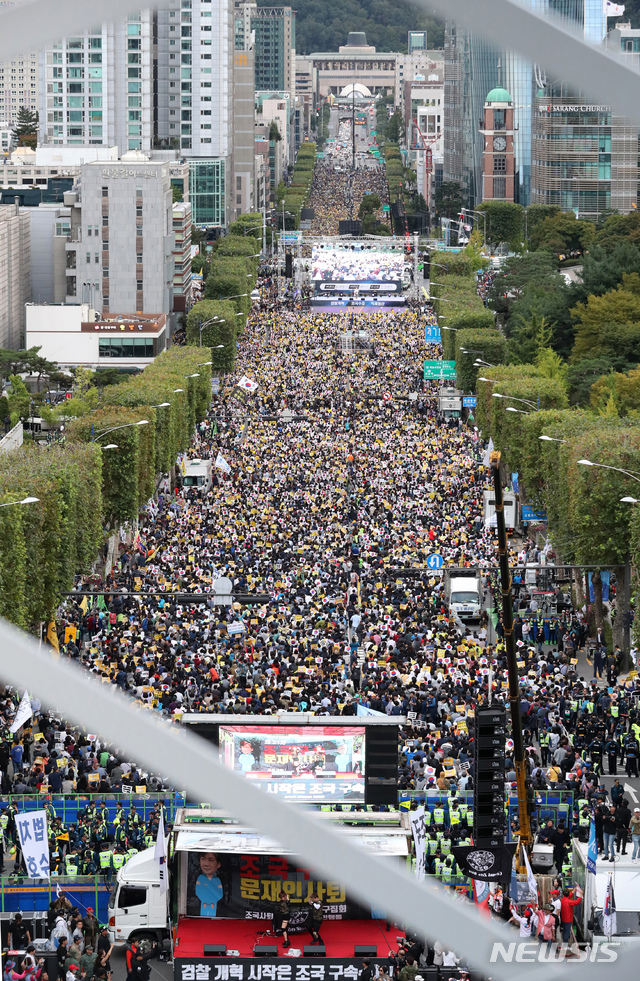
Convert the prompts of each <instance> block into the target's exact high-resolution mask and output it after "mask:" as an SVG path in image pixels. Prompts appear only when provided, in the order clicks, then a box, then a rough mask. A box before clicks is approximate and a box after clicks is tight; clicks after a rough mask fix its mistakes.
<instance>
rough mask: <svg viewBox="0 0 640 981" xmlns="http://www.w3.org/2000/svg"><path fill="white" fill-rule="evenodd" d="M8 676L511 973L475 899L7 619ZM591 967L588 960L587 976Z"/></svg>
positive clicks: (500, 937)
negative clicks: (233, 766)
mask: <svg viewBox="0 0 640 981" xmlns="http://www.w3.org/2000/svg"><path fill="white" fill-rule="evenodd" d="M0 677H1V678H2V679H3V681H4V682H5V683H11V684H13V685H16V686H20V687H25V688H26V687H27V686H28V687H29V690H30V691H32V692H33V693H34V694H37V696H38V698H40V700H41V701H42V703H43V704H45V705H47V706H48V707H49V708H50V709H52V710H53V711H54V712H55V713H56V714H60V715H61V716H62V717H63V718H66V719H69V720H70V721H73V722H75V723H77V724H80V725H84V726H85V727H87V728H88V729H89V730H90V731H92V732H99V733H100V735H101V737H102V738H104V739H107V740H108V741H110V742H111V743H112V744H114V745H117V746H119V747H121V748H122V749H125V750H126V752H127V753H128V754H131V759H133V760H135V762H136V763H140V764H144V765H145V766H146V767H148V768H149V769H151V770H153V771H154V772H156V773H159V774H163V775H166V776H167V777H168V778H169V779H170V780H171V782H172V783H173V785H174V786H176V787H179V788H181V789H185V790H187V791H188V792H189V794H190V795H191V797H192V799H193V800H196V801H208V802H210V803H212V804H215V805H217V806H219V807H223V808H224V809H225V810H227V811H228V812H229V813H230V814H232V815H233V816H234V817H236V818H239V819H240V820H241V821H243V822H244V823H245V824H247V825H248V826H249V827H253V828H256V829H259V830H260V831H262V832H263V833H264V834H265V835H267V836H268V837H270V838H274V839H275V840H276V841H279V842H281V843H282V844H283V845H286V847H287V848H288V849H290V850H291V851H293V852H294V853H295V854H296V855H298V856H300V857H301V858H303V859H304V860H305V862H307V863H308V864H309V865H310V866H311V867H312V868H314V869H317V870H318V871H320V872H322V873H323V874H324V875H326V876H328V877H329V878H331V879H335V880H337V881H340V882H343V883H345V884H346V885H347V887H348V889H349V891H350V892H351V893H352V894H353V895H354V896H355V897H356V898H358V899H359V900H360V901H361V902H363V903H365V904H370V903H371V902H373V901H375V904H376V905H377V906H381V907H382V908H383V909H384V910H385V912H386V913H387V914H388V917H389V919H391V920H395V921H398V922H402V923H403V924H406V925H407V926H410V927H412V928H413V929H414V930H415V931H417V932H419V933H420V934H422V935H426V936H427V937H429V938H430V939H431V941H432V943H433V942H434V941H435V940H440V941H441V942H442V943H443V944H445V945H446V946H449V947H451V948H453V949H454V950H455V951H456V952H457V953H458V954H459V955H460V956H462V957H463V958H464V959H465V961H467V962H468V963H469V964H472V965H474V966H475V967H477V968H479V969H480V970H482V971H483V972H485V973H486V974H491V976H492V977H493V978H495V979H505V981H506V979H507V978H509V979H512V978H513V968H512V967H511V966H510V965H507V964H503V963H492V964H489V957H490V953H491V947H492V944H493V942H494V941H498V942H502V943H508V942H509V941H510V940H513V936H514V935H513V933H512V932H511V931H509V930H507V929H506V928H505V927H504V926H503V925H502V924H499V923H497V922H496V921H491V920H487V919H485V918H483V917H481V916H480V915H479V914H478V913H477V912H476V910H475V909H474V907H473V906H472V905H471V904H470V903H466V902H456V901H454V899H453V898H452V897H451V896H450V895H448V894H447V893H445V892H444V890H442V889H439V888H437V887H435V886H428V885H425V883H420V882H418V881H417V879H416V877H415V876H411V875H409V874H408V873H407V872H405V871H404V869H403V868H402V867H401V866H400V865H396V864H394V863H392V862H385V861H384V860H382V859H379V858H376V857H375V856H372V855H370V854H367V853H366V852H365V851H364V850H363V849H362V848H361V847H360V846H358V845H354V844H349V841H348V840H347V838H346V836H345V835H340V834H339V833H337V832H336V831H333V830H331V829H330V828H328V827H327V825H326V823H323V822H320V821H319V820H317V819H316V818H314V817H313V816H312V812H310V811H307V810H303V809H302V808H300V807H298V806H297V805H294V804H289V803H286V802H284V801H281V800H278V799H277V798H275V797H272V796H270V795H267V794H265V793H264V792H263V791H261V790H258V789H257V788H255V787H253V786H252V785H251V783H250V782H249V781H248V780H243V779H242V778H241V777H239V776H238V775H237V774H235V773H233V772H232V771H231V770H227V769H226V768H225V767H224V766H222V765H221V764H220V763H219V762H218V760H217V759H216V758H215V756H214V754H213V753H212V751H211V746H210V745H209V744H207V743H206V742H205V741H204V740H203V739H200V738H199V737H198V736H195V735H192V734H191V733H189V732H187V731H186V729H184V728H181V727H179V726H176V725H171V724H169V723H168V722H164V721H162V720H160V719H157V718H154V717H153V716H152V714H151V713H149V712H146V711H144V710H143V709H139V708H137V707H136V706H135V705H134V703H133V702H132V700H130V699H129V698H127V697H126V696H125V695H122V694H119V693H116V692H115V691H114V690H113V688H112V687H111V686H108V685H104V684H99V683H98V682H97V681H95V680H94V679H93V678H92V677H91V675H90V674H89V673H88V672H86V671H84V670H83V669H81V668H79V667H77V666H76V665H74V664H72V663H69V662H67V661H65V660H60V659H54V658H52V657H50V656H49V654H48V653H46V651H39V650H38V646H37V644H36V642H35V641H34V640H33V638H31V637H28V636H27V635H26V634H23V633H21V632H20V631H19V630H17V629H16V628H15V627H13V626H12V625H10V624H8V623H7V622H6V621H3V620H0ZM586 970H587V965H580V971H581V981H582V977H583V976H584V972H585V971H586ZM518 972H519V974H520V975H521V976H523V977H524V976H525V975H526V978H527V981H543V978H544V981H553V978H554V976H555V975H556V974H557V976H558V978H559V977H560V974H561V973H562V974H566V968H565V970H564V971H563V970H562V967H559V968H557V967H555V965H553V964H545V965H541V966H540V967H539V968H538V967H536V966H535V965H529V964H519V965H518Z"/></svg>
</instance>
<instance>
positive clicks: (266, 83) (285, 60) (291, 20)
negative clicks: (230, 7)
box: [235, 0, 296, 98]
mask: <svg viewBox="0 0 640 981" xmlns="http://www.w3.org/2000/svg"><path fill="white" fill-rule="evenodd" d="M250 34H252V35H253V39H254V40H253V43H254V50H255V89H256V91H257V92H272V91H274V92H288V93H289V95H290V97H291V98H293V95H294V94H295V64H296V50H295V49H296V12H295V10H292V9H291V7H258V6H257V4H256V3H255V2H254V0H246V2H243V0H236V4H235V43H236V50H242V49H243V47H244V44H245V43H246V39H247V38H248V37H249V35H250Z"/></svg>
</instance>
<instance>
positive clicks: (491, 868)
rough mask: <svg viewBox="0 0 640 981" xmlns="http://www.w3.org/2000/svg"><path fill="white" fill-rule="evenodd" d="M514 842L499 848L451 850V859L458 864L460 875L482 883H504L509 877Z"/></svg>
mask: <svg viewBox="0 0 640 981" xmlns="http://www.w3.org/2000/svg"><path fill="white" fill-rule="evenodd" d="M515 850H516V845H515V842H514V843H513V844H510V845H501V846H500V847H499V848H479V847H478V846H477V845H463V846H460V847H458V848H452V849H451V851H452V853H453V857H454V858H455V860H456V862H457V863H458V868H459V869H460V874H461V875H469V876H471V877H472V878H473V879H481V880H482V881H483V882H505V881H507V880H508V879H509V876H510V875H511V864H512V860H513V856H514V854H515Z"/></svg>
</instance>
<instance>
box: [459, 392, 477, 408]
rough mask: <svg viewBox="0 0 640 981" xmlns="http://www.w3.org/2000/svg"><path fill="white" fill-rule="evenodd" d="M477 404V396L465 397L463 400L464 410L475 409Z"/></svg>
mask: <svg viewBox="0 0 640 981" xmlns="http://www.w3.org/2000/svg"><path fill="white" fill-rule="evenodd" d="M477 403H478V400H477V399H476V397H475V395H465V396H464V397H463V399H462V408H463V409H475V407H476V405H477Z"/></svg>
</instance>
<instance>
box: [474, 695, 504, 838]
mask: <svg viewBox="0 0 640 981" xmlns="http://www.w3.org/2000/svg"><path fill="white" fill-rule="evenodd" d="M506 732H507V713H506V709H505V707H504V706H503V705H495V706H494V705H483V706H481V707H479V708H478V709H477V710H476V721H475V747H474V757H475V773H474V783H473V843H474V845H476V846H477V847H479V848H498V847H499V846H500V845H502V844H504V839H505V832H506V828H505V821H506V818H505V813H504V758H505V753H504V747H505V739H506Z"/></svg>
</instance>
